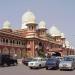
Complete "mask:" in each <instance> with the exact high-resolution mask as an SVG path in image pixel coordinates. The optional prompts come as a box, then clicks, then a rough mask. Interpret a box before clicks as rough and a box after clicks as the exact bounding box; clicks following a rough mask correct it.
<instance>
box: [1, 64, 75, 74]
mask: <svg viewBox="0 0 75 75" xmlns="http://www.w3.org/2000/svg"><path fill="white" fill-rule="evenodd" d="M0 75H75V70H74V71H60V70H45V68H43V69H32V70H31V69H29V67H27V66H25V65H22V64H19V65H18V66H11V67H0Z"/></svg>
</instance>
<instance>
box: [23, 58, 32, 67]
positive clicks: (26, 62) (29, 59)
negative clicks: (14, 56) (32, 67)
mask: <svg viewBox="0 0 75 75" xmlns="http://www.w3.org/2000/svg"><path fill="white" fill-rule="evenodd" d="M31 60H32V58H23V59H22V63H23V64H24V65H26V66H28V62H30V61H31Z"/></svg>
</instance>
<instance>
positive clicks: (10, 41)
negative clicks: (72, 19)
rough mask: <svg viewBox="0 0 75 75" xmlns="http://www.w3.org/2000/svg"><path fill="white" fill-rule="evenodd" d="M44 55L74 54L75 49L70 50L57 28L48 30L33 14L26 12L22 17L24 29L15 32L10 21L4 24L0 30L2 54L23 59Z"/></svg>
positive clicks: (0, 49) (53, 27)
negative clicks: (37, 21) (41, 53)
mask: <svg viewBox="0 0 75 75" xmlns="http://www.w3.org/2000/svg"><path fill="white" fill-rule="evenodd" d="M40 51H41V52H43V53H44V54H50V55H51V54H52V53H54V52H55V53H58V54H60V55H61V56H63V55H70V54H74V49H73V48H70V45H69V42H68V41H66V38H65V37H64V34H63V33H61V32H60V31H59V30H58V29H57V28H56V27H55V26H52V27H51V28H50V29H49V32H48V31H47V28H46V23H45V22H44V21H41V22H40V23H39V24H37V23H36V21H35V16H34V14H33V13H32V12H30V11H29V12H26V13H25V14H24V15H23V16H22V27H21V29H18V30H13V29H12V28H11V24H10V22H9V21H6V22H4V24H3V28H2V29H0V53H3V54H10V55H14V54H17V56H18V58H21V57H24V56H26V57H34V56H39V52H40Z"/></svg>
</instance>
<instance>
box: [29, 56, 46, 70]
mask: <svg viewBox="0 0 75 75" xmlns="http://www.w3.org/2000/svg"><path fill="white" fill-rule="evenodd" d="M45 63H46V59H45V58H42V57H35V58H33V60H32V61H30V62H28V66H29V67H30V68H31V69H33V68H42V67H45Z"/></svg>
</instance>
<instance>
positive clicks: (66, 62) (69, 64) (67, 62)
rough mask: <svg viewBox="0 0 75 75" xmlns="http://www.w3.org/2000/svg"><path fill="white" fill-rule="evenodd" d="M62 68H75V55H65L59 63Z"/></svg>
mask: <svg viewBox="0 0 75 75" xmlns="http://www.w3.org/2000/svg"><path fill="white" fill-rule="evenodd" d="M59 69H60V70H74V69H75V57H72V56H65V57H64V58H63V60H62V61H61V62H60V64H59Z"/></svg>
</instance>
